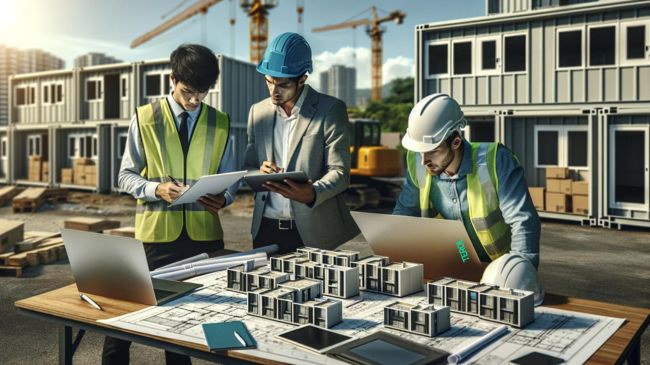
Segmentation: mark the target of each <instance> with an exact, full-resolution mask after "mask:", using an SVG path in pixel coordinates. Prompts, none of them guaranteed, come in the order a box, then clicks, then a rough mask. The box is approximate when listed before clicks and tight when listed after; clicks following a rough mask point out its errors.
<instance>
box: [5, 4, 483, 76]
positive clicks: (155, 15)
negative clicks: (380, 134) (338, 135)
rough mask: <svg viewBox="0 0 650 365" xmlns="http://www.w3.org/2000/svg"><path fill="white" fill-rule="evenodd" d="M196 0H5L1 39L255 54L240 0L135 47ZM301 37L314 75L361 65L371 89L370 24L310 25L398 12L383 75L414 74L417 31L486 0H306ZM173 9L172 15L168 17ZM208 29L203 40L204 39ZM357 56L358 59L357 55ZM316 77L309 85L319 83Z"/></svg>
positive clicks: (274, 19) (287, 18)
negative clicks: (200, 47) (185, 46)
mask: <svg viewBox="0 0 650 365" xmlns="http://www.w3.org/2000/svg"><path fill="white" fill-rule="evenodd" d="M195 1H196V0H110V1H108V0H106V1H100V0H56V1H51V0H0V44H5V45H8V46H11V47H16V48H21V49H27V48H40V49H43V50H46V51H48V52H50V53H52V54H54V55H56V56H58V57H60V58H62V59H64V60H65V61H66V67H67V68H71V67H72V66H73V65H74V58H75V57H76V56H79V55H81V54H85V53H88V52H102V53H105V54H107V55H110V56H113V57H116V58H118V59H121V60H123V61H140V60H147V59H159V58H166V57H169V54H170V53H171V51H172V50H173V49H174V48H176V47H177V46H178V45H179V44H181V43H183V42H191V43H201V44H204V45H206V46H208V47H210V48H211V49H212V50H213V51H214V52H215V53H219V54H224V55H227V56H231V57H233V56H234V57H235V58H238V59H242V60H249V51H248V49H249V39H248V27H249V20H248V17H247V16H246V15H245V13H244V12H243V10H242V9H241V8H240V7H239V0H224V1H221V2H220V3H217V4H216V5H214V6H212V7H211V8H210V10H209V11H208V13H207V14H206V15H205V16H195V17H193V18H190V19H188V20H186V21H185V22H183V23H181V24H179V25H177V26H175V27H174V28H172V29H170V30H168V31H166V32H164V33H162V34H160V35H159V36H157V37H155V38H153V39H152V40H150V41H149V42H147V43H144V44H142V45H141V46H139V47H137V48H135V49H131V48H130V47H129V44H130V43H131V41H132V40H133V39H135V38H136V37H138V36H140V35H142V34H144V33H146V32H148V31H149V30H151V29H153V28H154V27H156V26H157V25H158V24H160V23H162V22H164V21H165V20H166V19H168V18H169V17H171V15H173V14H176V13H178V12H180V11H182V10H183V9H185V8H186V7H188V6H190V5H192V4H194V3H195ZM230 1H234V3H235V4H236V5H237V7H236V11H235V17H236V23H235V27H234V37H235V42H234V49H232V47H231V34H232V32H233V30H232V29H231V26H230V25H229V17H230ZM303 2H304V6H305V12H304V20H303V22H304V24H303V30H304V31H303V33H302V34H303V35H304V36H305V38H306V39H307V41H308V42H309V43H310V45H311V48H312V53H313V59H314V74H315V75H314V76H316V75H318V73H320V72H322V71H325V70H327V69H328V68H329V67H330V66H331V65H333V64H344V65H347V66H356V67H357V87H358V88H369V87H370V38H369V37H368V36H367V35H366V33H365V29H363V28H357V29H356V30H353V29H341V30H334V31H328V32H322V33H313V32H312V31H311V29H312V28H315V27H320V26H324V25H330V24H336V23H340V22H344V21H348V20H352V19H362V18H370V17H371V13H370V11H369V9H370V7H371V6H373V5H375V6H376V7H377V8H378V9H379V16H383V15H386V14H387V13H388V12H391V11H394V10H400V11H402V12H404V13H406V18H405V19H404V23H403V24H401V25H396V24H395V23H394V22H386V23H383V25H384V26H385V28H386V32H385V33H384V38H383V40H384V42H383V43H384V54H383V57H384V64H383V75H384V77H383V81H384V83H387V82H389V81H391V80H392V79H394V78H398V77H406V76H413V75H414V72H415V68H414V50H413V43H414V29H415V26H416V25H418V24H425V23H432V22H439V21H445V20H452V19H461V18H469V17H476V16H482V15H484V13H485V3H484V0H455V1H448V0H403V1H394V0H393V1H391V0H375V1H370V0H304V1H303ZM166 14H167V18H163V16H165V15H166ZM203 29H205V38H204V37H203V34H204V32H203ZM298 30H299V29H298V23H297V15H296V0H277V6H276V7H275V8H273V9H271V10H270V14H269V39H272V38H273V37H274V36H276V35H278V34H280V33H283V32H296V31H298ZM355 56H356V57H355ZM318 82H319V80H318V77H311V78H310V79H309V83H310V84H312V85H314V86H315V87H318V86H319V85H318Z"/></svg>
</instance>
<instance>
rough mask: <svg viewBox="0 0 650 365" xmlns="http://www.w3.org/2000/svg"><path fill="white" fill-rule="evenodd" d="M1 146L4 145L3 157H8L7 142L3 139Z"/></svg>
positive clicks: (0, 142)
mask: <svg viewBox="0 0 650 365" xmlns="http://www.w3.org/2000/svg"><path fill="white" fill-rule="evenodd" d="M0 145H2V152H1V153H2V157H7V140H6V139H3V140H2V141H0Z"/></svg>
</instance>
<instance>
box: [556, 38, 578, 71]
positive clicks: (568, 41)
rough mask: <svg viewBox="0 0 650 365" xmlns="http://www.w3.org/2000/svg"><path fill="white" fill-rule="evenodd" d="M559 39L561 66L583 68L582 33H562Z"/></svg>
mask: <svg viewBox="0 0 650 365" xmlns="http://www.w3.org/2000/svg"><path fill="white" fill-rule="evenodd" d="M558 38H559V66H560V67H578V66H582V31H580V30H573V31H569V32H561V33H559V35H558Z"/></svg>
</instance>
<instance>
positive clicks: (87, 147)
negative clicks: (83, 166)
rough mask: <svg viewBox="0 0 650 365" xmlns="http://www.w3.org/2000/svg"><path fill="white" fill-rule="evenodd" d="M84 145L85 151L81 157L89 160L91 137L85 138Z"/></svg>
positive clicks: (91, 144) (91, 145)
mask: <svg viewBox="0 0 650 365" xmlns="http://www.w3.org/2000/svg"><path fill="white" fill-rule="evenodd" d="M85 143H86V151H85V152H86V154H85V155H84V156H83V157H86V158H90V157H92V148H93V137H91V136H86V138H85Z"/></svg>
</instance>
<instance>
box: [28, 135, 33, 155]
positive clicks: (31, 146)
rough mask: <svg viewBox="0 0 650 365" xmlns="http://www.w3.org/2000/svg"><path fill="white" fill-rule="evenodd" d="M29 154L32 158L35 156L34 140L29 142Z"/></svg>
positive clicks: (31, 139) (30, 139)
mask: <svg viewBox="0 0 650 365" xmlns="http://www.w3.org/2000/svg"><path fill="white" fill-rule="evenodd" d="M27 154H28V155H30V156H34V139H33V138H29V141H28V143H27Z"/></svg>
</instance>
